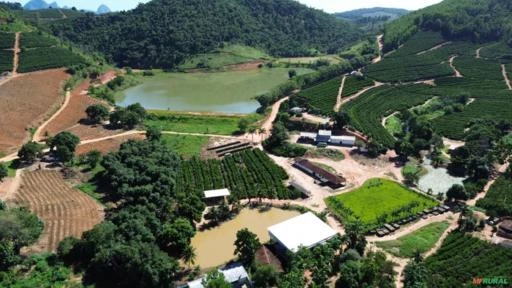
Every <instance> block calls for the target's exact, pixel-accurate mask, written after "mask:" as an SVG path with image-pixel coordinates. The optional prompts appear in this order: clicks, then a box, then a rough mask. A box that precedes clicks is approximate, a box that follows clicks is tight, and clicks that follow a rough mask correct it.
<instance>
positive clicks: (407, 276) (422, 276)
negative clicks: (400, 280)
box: [404, 261, 429, 288]
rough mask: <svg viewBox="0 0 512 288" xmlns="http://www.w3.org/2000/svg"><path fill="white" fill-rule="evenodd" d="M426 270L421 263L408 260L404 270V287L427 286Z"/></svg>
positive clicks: (416, 287) (423, 287) (421, 287)
mask: <svg viewBox="0 0 512 288" xmlns="http://www.w3.org/2000/svg"><path fill="white" fill-rule="evenodd" d="M428 274H429V273H428V270H427V268H426V267H425V265H424V264H423V263H418V262H415V261H411V262H409V264H407V266H405V270H404V287H405V288H428V284H427V278H428Z"/></svg>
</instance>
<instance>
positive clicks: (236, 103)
mask: <svg viewBox="0 0 512 288" xmlns="http://www.w3.org/2000/svg"><path fill="white" fill-rule="evenodd" d="M289 70H290V69H288V68H272V69H269V68H262V69H257V70H250V71H230V72H213V73H208V72H197V73H164V72H157V73H156V74H155V76H151V77H145V78H144V82H143V83H142V84H140V85H138V86H135V87H132V88H130V89H127V90H126V91H124V93H122V94H121V95H119V96H118V97H117V98H116V101H117V105H119V106H123V107H125V106H128V105H130V104H134V103H137V102H138V103H140V104H141V105H142V106H143V107H144V108H146V109H154V110H170V111H180V112H214V113H226V114H249V113H253V112H255V111H256V109H258V107H259V106H260V105H259V103H258V101H256V100H255V99H254V98H255V97H256V96H258V95H261V94H263V93H266V92H269V91H270V90H271V89H272V88H274V87H276V86H278V85H279V84H281V83H284V82H285V81H288V71H289ZM294 70H295V71H297V74H298V75H301V74H306V73H309V72H312V71H313V70H310V69H294Z"/></svg>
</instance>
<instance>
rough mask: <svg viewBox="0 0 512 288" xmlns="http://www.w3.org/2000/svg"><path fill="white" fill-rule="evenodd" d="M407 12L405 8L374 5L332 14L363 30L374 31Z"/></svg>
mask: <svg viewBox="0 0 512 288" xmlns="http://www.w3.org/2000/svg"><path fill="white" fill-rule="evenodd" d="M407 13H409V11H407V10H405V9H396V8H382V7H375V8H364V9H356V10H351V11H347V12H341V13H334V15H335V16H336V17H337V18H339V19H343V20H346V21H350V22H352V23H354V24H356V25H357V26H358V27H360V28H361V29H363V30H364V31H368V32H375V31H377V30H379V29H381V28H382V27H383V26H384V24H386V23H388V22H390V21H393V20H395V19H397V18H399V17H402V16H403V15H406V14H407Z"/></svg>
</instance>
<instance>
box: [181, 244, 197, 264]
mask: <svg viewBox="0 0 512 288" xmlns="http://www.w3.org/2000/svg"><path fill="white" fill-rule="evenodd" d="M196 257H197V254H196V249H195V248H194V247H193V246H191V245H188V246H187V247H186V248H185V249H184V250H183V262H185V264H187V265H188V266H189V267H190V266H191V265H194V264H195V263H196Z"/></svg>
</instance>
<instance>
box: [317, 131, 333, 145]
mask: <svg viewBox="0 0 512 288" xmlns="http://www.w3.org/2000/svg"><path fill="white" fill-rule="evenodd" d="M331 136H332V131H330V130H319V131H318V135H317V136H316V142H318V143H320V142H323V143H329V142H331Z"/></svg>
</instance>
